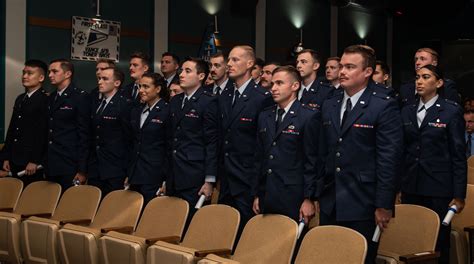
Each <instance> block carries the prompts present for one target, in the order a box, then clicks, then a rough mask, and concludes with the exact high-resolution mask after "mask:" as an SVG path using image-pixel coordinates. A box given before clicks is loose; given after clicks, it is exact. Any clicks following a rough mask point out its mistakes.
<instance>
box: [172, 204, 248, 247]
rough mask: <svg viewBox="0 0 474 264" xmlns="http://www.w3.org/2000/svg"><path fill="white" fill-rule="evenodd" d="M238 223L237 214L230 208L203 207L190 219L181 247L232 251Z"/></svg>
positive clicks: (213, 205)
mask: <svg viewBox="0 0 474 264" xmlns="http://www.w3.org/2000/svg"><path fill="white" fill-rule="evenodd" d="M239 223H240V214H239V212H238V211H237V210H236V209H234V208H232V207H230V206H227V205H222V204H211V205H207V206H204V207H202V208H201V209H199V210H198V211H197V212H196V213H195V214H194V216H193V219H191V223H190V224H189V227H188V230H187V231H186V235H185V236H184V240H183V243H181V245H182V246H185V247H188V248H194V249H197V250H207V249H216V248H219V249H220V248H227V249H232V248H233V246H234V242H235V236H236V235H237V230H238V228H239Z"/></svg>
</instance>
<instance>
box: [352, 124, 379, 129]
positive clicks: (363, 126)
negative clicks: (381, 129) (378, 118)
mask: <svg viewBox="0 0 474 264" xmlns="http://www.w3.org/2000/svg"><path fill="white" fill-rule="evenodd" d="M352 126H353V127H358V128H374V126H372V125H364V124H354V125H352Z"/></svg>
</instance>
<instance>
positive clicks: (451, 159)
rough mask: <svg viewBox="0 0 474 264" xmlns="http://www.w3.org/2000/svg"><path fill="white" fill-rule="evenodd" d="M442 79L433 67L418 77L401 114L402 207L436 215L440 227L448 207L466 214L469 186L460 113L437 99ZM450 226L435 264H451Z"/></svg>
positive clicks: (442, 229)
mask: <svg viewBox="0 0 474 264" xmlns="http://www.w3.org/2000/svg"><path fill="white" fill-rule="evenodd" d="M443 84H444V81H443V75H442V73H441V71H440V70H439V68H437V67H436V66H433V65H425V66H422V67H421V68H420V69H418V71H417V72H416V92H417V94H418V95H419V96H420V98H419V100H418V101H417V102H416V103H414V104H412V105H407V106H405V107H404V108H403V109H402V118H403V130H404V132H405V133H404V135H405V138H404V152H405V153H404V154H405V155H404V156H405V158H404V164H403V166H402V168H403V173H402V176H403V178H402V185H401V187H402V203H409V204H418V205H421V206H425V207H428V208H430V209H432V210H433V211H435V212H436V213H437V214H438V215H439V217H440V221H443V218H444V216H445V215H446V212H447V211H448V209H449V207H450V206H452V205H456V206H457V208H458V209H457V213H460V212H461V211H462V209H463V208H464V198H465V197H466V184H467V162H466V143H465V141H464V127H465V124H464V119H463V112H462V108H461V107H460V106H459V105H458V104H457V103H455V102H453V101H450V100H447V99H445V98H443V97H442V96H440V95H439V93H438V91H439V89H443V88H442V87H443ZM450 232H451V227H450V226H444V225H441V226H440V230H439V233H438V241H437V244H436V250H437V251H440V252H441V256H440V260H439V263H449V240H450Z"/></svg>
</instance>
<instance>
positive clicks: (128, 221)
mask: <svg viewBox="0 0 474 264" xmlns="http://www.w3.org/2000/svg"><path fill="white" fill-rule="evenodd" d="M142 206H143V196H142V195H141V194H139V193H137V192H134V191H128V190H127V191H126V190H118V191H113V192H110V193H109V194H107V196H105V197H104V200H102V203H101V204H100V206H99V210H98V211H97V214H96V216H95V218H94V221H93V222H92V224H91V225H90V227H91V228H96V229H101V228H107V227H119V226H120V227H122V226H133V227H135V226H136V225H137V222H138V218H139V216H140V212H141V210H142Z"/></svg>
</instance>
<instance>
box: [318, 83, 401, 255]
mask: <svg viewBox="0 0 474 264" xmlns="http://www.w3.org/2000/svg"><path fill="white" fill-rule="evenodd" d="M376 89H377V88H376V87H375V86H374V83H373V82H369V84H368V86H367V88H366V89H365V91H364V92H363V93H362V95H361V97H360V98H359V100H358V102H357V103H356V104H354V106H353V108H352V110H351V111H350V113H349V114H348V116H347V118H346V120H345V122H344V124H343V126H342V127H341V125H340V124H341V105H342V101H343V98H344V95H343V94H338V95H336V96H334V97H332V98H330V99H328V100H326V102H325V103H324V105H323V110H322V122H323V124H322V130H321V140H320V150H321V155H322V157H323V159H324V163H325V165H324V169H323V170H322V172H321V173H320V174H319V177H318V180H317V190H316V197H317V198H318V200H319V203H320V209H321V219H320V222H321V224H322V225H326V224H337V225H343V226H346V227H349V228H352V229H355V230H356V231H358V232H360V233H361V234H362V235H364V237H365V238H366V239H367V241H368V245H369V249H368V253H367V258H366V262H367V263H372V262H373V261H374V260H375V256H376V253H377V244H375V243H373V242H371V240H372V235H373V232H374V230H375V216H374V213H375V209H376V208H385V209H393V208H394V203H395V195H396V192H397V186H398V183H399V180H398V174H399V173H398V168H399V167H400V164H401V155H402V144H403V142H402V138H403V132H402V128H401V125H402V122H401V117H400V111H399V110H398V105H397V103H396V101H395V100H394V99H391V98H390V97H389V96H387V95H386V94H384V93H380V92H377V91H376Z"/></svg>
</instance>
